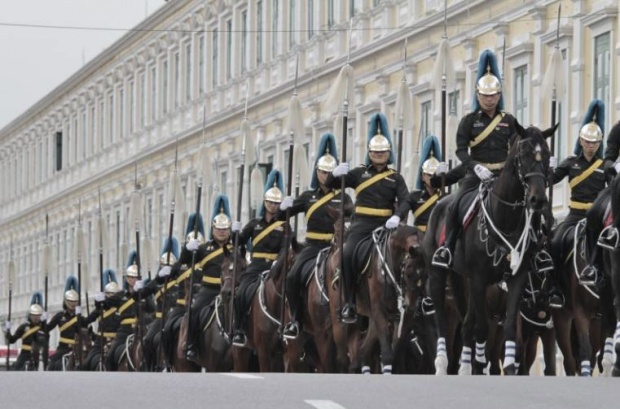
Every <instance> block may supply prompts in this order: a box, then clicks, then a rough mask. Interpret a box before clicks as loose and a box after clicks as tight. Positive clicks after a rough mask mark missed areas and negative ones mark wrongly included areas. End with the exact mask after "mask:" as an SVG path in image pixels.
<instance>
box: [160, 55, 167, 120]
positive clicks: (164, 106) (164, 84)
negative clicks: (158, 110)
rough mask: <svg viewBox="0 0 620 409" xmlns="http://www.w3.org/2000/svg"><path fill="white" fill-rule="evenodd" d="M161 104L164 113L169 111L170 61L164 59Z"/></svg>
mask: <svg viewBox="0 0 620 409" xmlns="http://www.w3.org/2000/svg"><path fill="white" fill-rule="evenodd" d="M161 104H162V113H163V114H167V113H168V61H164V62H163V63H162V66H161Z"/></svg>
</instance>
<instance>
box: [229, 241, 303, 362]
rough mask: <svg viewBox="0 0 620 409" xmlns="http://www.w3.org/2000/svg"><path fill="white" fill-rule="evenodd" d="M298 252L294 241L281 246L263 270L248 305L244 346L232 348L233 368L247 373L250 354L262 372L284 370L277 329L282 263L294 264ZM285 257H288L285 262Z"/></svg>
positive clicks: (283, 275) (281, 294) (280, 320)
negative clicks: (276, 254) (267, 267)
mask: <svg viewBox="0 0 620 409" xmlns="http://www.w3.org/2000/svg"><path fill="white" fill-rule="evenodd" d="M298 251H299V244H298V243H297V241H296V240H292V241H291V246H290V247H289V248H282V250H281V251H280V253H279V254H278V257H277V259H276V260H275V261H274V262H273V264H272V266H271V269H269V270H268V271H266V272H264V273H263V274H262V276H261V279H260V281H259V285H258V288H257V289H256V291H254V294H253V295H252V300H251V304H250V305H251V307H250V320H249V321H250V323H249V327H248V334H247V345H246V346H245V347H234V348H233V351H232V354H233V370H234V371H235V372H248V371H249V370H250V364H251V358H252V354H253V353H254V352H255V353H256V355H257V358H258V366H259V370H260V371H261V372H282V371H283V370H284V361H283V346H282V342H281V339H280V334H279V331H278V329H279V328H280V327H281V326H282V322H283V320H284V319H285V318H286V317H280V315H281V313H280V310H281V305H282V298H283V297H284V294H283V293H282V289H283V288H284V287H283V283H284V279H285V277H286V271H284V266H285V264H286V265H289V266H291V265H293V261H294V257H295V254H296V253H297V252H298ZM284 257H287V261H286V263H285V262H284Z"/></svg>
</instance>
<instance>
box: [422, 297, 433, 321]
mask: <svg viewBox="0 0 620 409" xmlns="http://www.w3.org/2000/svg"><path fill="white" fill-rule="evenodd" d="M420 309H421V310H422V315H424V316H426V317H428V316H429V315H433V314H434V313H435V304H434V303H433V299H432V298H431V297H424V298H422V302H421V303H420Z"/></svg>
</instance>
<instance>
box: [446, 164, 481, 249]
mask: <svg viewBox="0 0 620 409" xmlns="http://www.w3.org/2000/svg"><path fill="white" fill-rule="evenodd" d="M478 186H480V179H478V176H476V175H475V174H474V173H472V172H468V173H467V174H466V175H465V177H464V178H463V179H462V180H461V182H460V186H459V190H458V191H457V192H456V193H454V201H453V202H452V204H451V206H450V208H449V210H448V211H449V213H448V216H447V217H446V242H445V246H446V247H448V248H449V249H450V250H454V245H455V243H456V239H457V238H458V237H459V234H460V232H461V221H460V220H459V204H460V202H461V199H462V198H463V196H465V195H466V194H467V193H469V192H471V191H472V190H475V189H478Z"/></svg>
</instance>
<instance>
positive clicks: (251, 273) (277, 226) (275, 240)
mask: <svg viewBox="0 0 620 409" xmlns="http://www.w3.org/2000/svg"><path fill="white" fill-rule="evenodd" d="M283 189H284V182H283V180H282V175H281V173H280V171H279V170H277V169H274V170H272V171H271V172H270V173H269V175H268V177H267V182H266V183H265V193H264V195H263V199H264V200H263V205H262V206H261V208H260V210H259V212H258V215H259V218H256V219H253V220H250V221H249V222H248V224H246V225H245V226H244V227H243V229H241V222H239V221H235V222H233V224H232V231H233V233H236V234H239V238H238V242H239V243H240V245H241V246H244V245H245V244H246V242H247V241H248V240H251V249H252V253H251V256H250V264H248V266H247V268H246V270H245V271H244V272H243V274H242V275H241V277H240V279H239V280H240V282H239V287H237V290H236V292H235V299H234V334H233V340H232V341H233V345H235V346H240V347H242V346H245V344H246V342H247V337H246V330H245V328H247V323H246V322H245V321H246V313H247V311H248V309H249V300H250V299H251V298H252V297H251V295H250V293H251V294H253V293H254V291H255V290H256V285H258V282H259V280H260V274H261V273H262V272H263V271H267V270H269V269H270V268H271V265H272V264H273V261H274V260H275V259H276V258H277V257H278V253H279V252H280V250H281V248H282V245H283V243H284V229H285V228H286V225H285V223H284V221H282V220H278V219H277V213H278V207H279V206H280V203H282V199H283V196H284V195H283V193H282V191H283Z"/></svg>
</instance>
